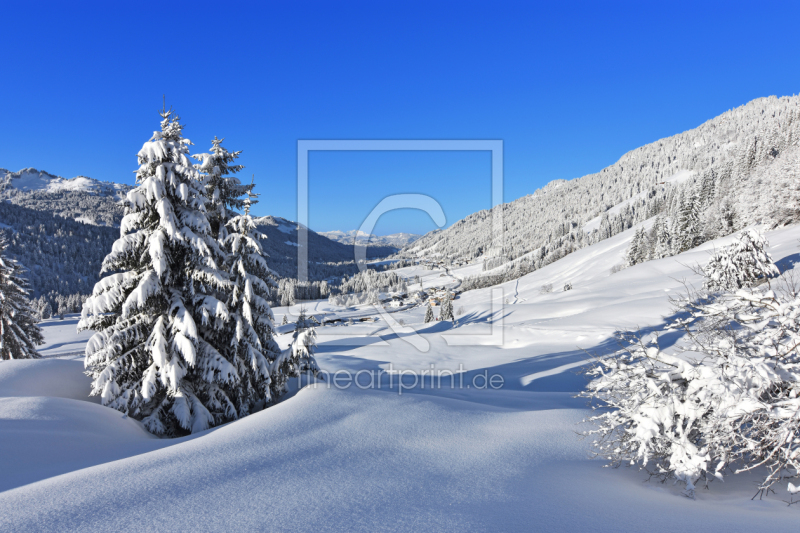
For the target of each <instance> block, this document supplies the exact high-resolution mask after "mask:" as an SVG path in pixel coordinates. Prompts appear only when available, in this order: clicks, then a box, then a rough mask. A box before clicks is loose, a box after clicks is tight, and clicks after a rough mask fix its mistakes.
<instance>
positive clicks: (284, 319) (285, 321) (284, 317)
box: [281, 315, 289, 326]
mask: <svg viewBox="0 0 800 533" xmlns="http://www.w3.org/2000/svg"><path fill="white" fill-rule="evenodd" d="M288 323H289V321H288V320H287V319H286V315H283V321H282V322H281V326H285V325H286V324H288Z"/></svg>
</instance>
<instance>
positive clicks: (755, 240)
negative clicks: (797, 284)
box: [702, 229, 779, 291]
mask: <svg viewBox="0 0 800 533" xmlns="http://www.w3.org/2000/svg"><path fill="white" fill-rule="evenodd" d="M768 247H769V243H768V242H767V240H766V238H765V237H764V236H763V235H762V234H761V233H759V232H758V231H756V230H754V229H748V230H745V231H743V232H741V233H740V234H739V235H737V236H736V241H734V243H733V244H731V245H730V246H726V247H725V248H723V249H721V250H717V251H716V252H715V253H714V255H712V256H711V259H710V260H709V261H708V264H707V265H706V266H705V267H704V268H703V270H702V271H703V275H704V276H705V281H704V283H703V288H705V289H707V290H711V291H720V290H723V291H725V290H736V289H742V288H745V287H752V286H753V285H754V284H755V283H757V282H758V281H759V280H764V279H767V278H771V277H774V276H777V275H778V274H779V272H778V268H777V267H776V266H775V265H774V264H773V263H772V257H771V256H770V254H769V253H767V251H766V250H767V248H768Z"/></svg>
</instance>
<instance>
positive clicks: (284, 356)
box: [272, 307, 319, 397]
mask: <svg viewBox="0 0 800 533" xmlns="http://www.w3.org/2000/svg"><path fill="white" fill-rule="evenodd" d="M316 338H317V333H316V330H315V328H314V323H313V321H312V320H311V319H310V318H308V317H307V316H306V311H305V308H303V307H301V308H300V314H299V315H298V317H297V321H296V322H295V329H294V333H293V334H292V343H291V345H290V346H289V348H288V349H287V350H284V351H283V352H282V353H281V354H280V356H279V357H278V358H277V359H276V360H275V363H274V364H273V367H274V368H275V370H276V371H274V372H273V380H272V388H273V395H275V396H276V397H279V396H281V395H283V394H285V393H286V392H287V390H288V388H287V381H288V379H289V378H290V377H299V376H300V374H301V373H302V372H311V373H312V374H313V375H314V376H319V366H318V365H317V361H316V359H315V358H314V351H315V349H316Z"/></svg>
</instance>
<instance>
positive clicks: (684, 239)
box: [674, 191, 701, 254]
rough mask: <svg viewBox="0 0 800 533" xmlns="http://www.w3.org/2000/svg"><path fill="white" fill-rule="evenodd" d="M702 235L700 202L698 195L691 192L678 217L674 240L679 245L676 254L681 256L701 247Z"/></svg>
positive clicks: (684, 200) (685, 197) (686, 197)
mask: <svg viewBox="0 0 800 533" xmlns="http://www.w3.org/2000/svg"><path fill="white" fill-rule="evenodd" d="M700 233H701V228H700V213H699V200H698V198H697V195H696V194H694V193H693V192H692V191H690V192H688V193H687V194H686V195H685V196H684V198H683V202H682V204H681V210H680V214H679V216H678V230H677V232H675V236H676V239H674V240H675V241H676V243H677V249H675V250H674V251H675V253H676V254H679V253H681V252H685V251H686V250H691V249H692V248H694V247H695V246H697V245H699V244H700Z"/></svg>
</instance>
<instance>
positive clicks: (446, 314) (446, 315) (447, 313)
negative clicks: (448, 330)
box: [439, 294, 453, 320]
mask: <svg viewBox="0 0 800 533" xmlns="http://www.w3.org/2000/svg"><path fill="white" fill-rule="evenodd" d="M439 320H453V301H452V300H451V299H450V295H449V294H447V295H445V297H444V299H443V300H442V310H441V311H439Z"/></svg>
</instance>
